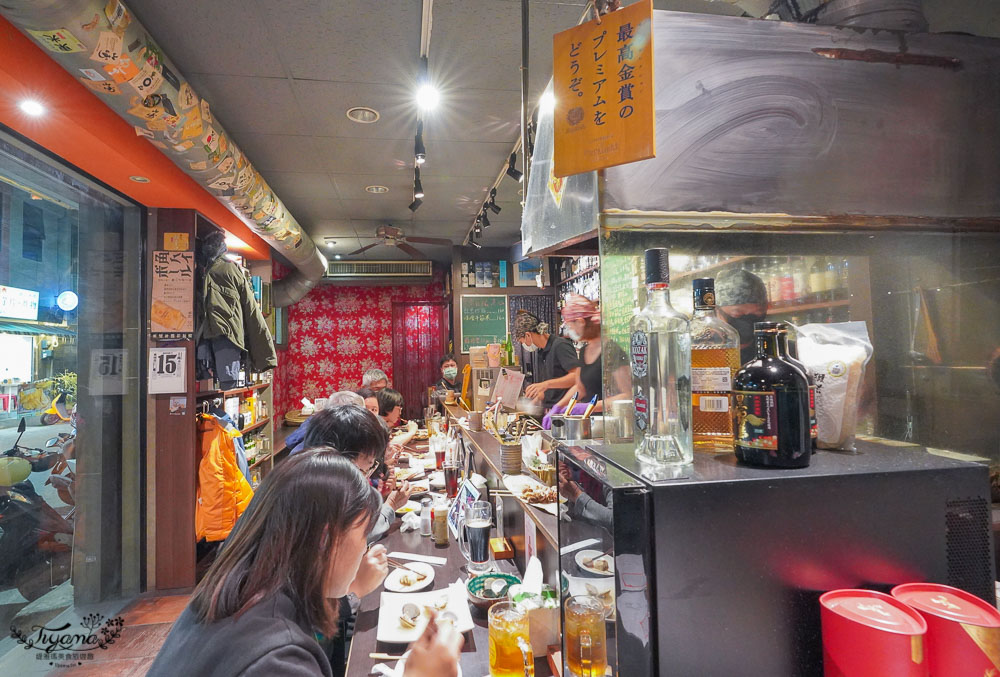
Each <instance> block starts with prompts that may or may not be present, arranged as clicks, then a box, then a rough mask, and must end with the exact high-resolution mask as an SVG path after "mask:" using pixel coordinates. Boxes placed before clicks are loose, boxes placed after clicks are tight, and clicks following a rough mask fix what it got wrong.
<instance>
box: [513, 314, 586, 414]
mask: <svg viewBox="0 0 1000 677" xmlns="http://www.w3.org/2000/svg"><path fill="white" fill-rule="evenodd" d="M512 333H513V334H514V339H515V340H517V341H518V342H519V343H520V344H521V347H522V348H524V350H526V351H527V352H529V353H533V352H536V351H537V352H538V368H537V369H536V370H535V382H534V383H533V384H531V385H530V386H528V387H527V388H525V391H524V394H525V395H526V396H527V397H530V398H531V399H533V400H541V401H542V406H543V407H544V408H545V409H546V410H548V409H550V408H551V407H552V405H554V404H555V403H556V402H558V401H559V400H560V399H561V398H562V396H563V395H565V394H566V390H567V389H568V388H569V387H570V386H573V385H574V384H576V380H577V378H578V377H579V374H580V367H581V363H580V358H579V357H577V354H576V348H574V347H573V343H572V341H570V340H569V339H565V338H563V337H561V336H552V335H550V334H549V325H548V323H546V322H542V321H541V320H539V319H538V318H537V317H536V316H535V315H533V314H531V313H529V312H528V311H526V310H519V311H517V315H515V316H514V328H513V332H512Z"/></svg>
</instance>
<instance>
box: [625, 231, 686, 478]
mask: <svg viewBox="0 0 1000 677" xmlns="http://www.w3.org/2000/svg"><path fill="white" fill-rule="evenodd" d="M667 256H668V254H667V250H666V249H647V250H646V291H647V296H646V305H645V307H644V308H643V309H642V310H641V311H640V312H639V313H637V314H636V315H635V316H634V317H633V318H632V323H631V332H632V334H631V338H630V342H629V347H630V355H631V369H632V395H633V398H634V405H635V430H636V438H637V444H636V449H635V455H636V458H638V459H639V461H641V462H644V463H648V464H651V465H654V466H656V465H663V466H673V465H682V464H685V463H690V462H691V461H692V459H693V458H694V454H693V450H692V439H691V333H690V325H689V322H688V319H687V317H686V316H685V315H683V314H682V313H680V312H678V311H677V310H675V309H674V308H673V306H671V305H670V268H669V262H668V258H667Z"/></svg>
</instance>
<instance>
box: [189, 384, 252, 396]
mask: <svg viewBox="0 0 1000 677" xmlns="http://www.w3.org/2000/svg"><path fill="white" fill-rule="evenodd" d="M270 385H271V384H270V383H257V384H255V385H252V386H246V387H245V388H233V389H232V390H205V391H203V392H200V393H197V394H196V395H195V399H198V400H203V399H205V398H206V397H232V396H233V395H239V394H240V393H248V392H250V391H251V390H252V391H257V390H263V389H264V388H267V387H269V386H270Z"/></svg>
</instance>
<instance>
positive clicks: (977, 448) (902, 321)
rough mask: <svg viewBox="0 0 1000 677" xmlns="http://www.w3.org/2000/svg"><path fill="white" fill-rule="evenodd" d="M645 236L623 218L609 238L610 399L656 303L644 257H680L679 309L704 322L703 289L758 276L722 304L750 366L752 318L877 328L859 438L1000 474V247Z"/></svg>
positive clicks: (870, 234)
mask: <svg viewBox="0 0 1000 677" xmlns="http://www.w3.org/2000/svg"><path fill="white" fill-rule="evenodd" d="M631 223H634V222H632V221H629V220H628V219H618V220H617V221H616V220H615V219H611V218H609V219H608V222H607V223H606V224H605V225H604V226H603V227H602V232H601V237H600V248H601V299H602V333H603V342H604V350H603V354H604V355H605V356H606V358H611V359H605V361H604V383H605V391H606V392H607V390H608V384H609V383H610V382H611V379H613V378H615V376H614V373H615V372H616V370H617V372H618V374H619V378H620V376H621V374H622V373H623V370H622V369H621V367H622V366H623V365H626V364H627V360H628V357H627V355H628V349H629V321H630V319H631V316H632V314H633V312H634V311H635V309H637V308H640V307H641V306H642V305H643V303H644V302H645V288H644V284H643V252H644V250H645V249H646V248H649V247H667V248H669V249H670V273H671V289H670V294H671V302H672V304H673V305H674V307H675V308H677V309H679V310H682V311H684V312H687V313H690V312H691V311H692V294H691V283H692V281H693V280H694V279H696V278H699V277H711V278H716V279H717V280H720V279H725V278H729V279H730V280H731V279H732V276H733V274H734V272H735V271H745V272H746V273H747V274H749V276H752V278H751V277H749V276H748V275H744V274H742V273H741V274H740V275H739V278H740V280H741V282H742V283H745V284H742V286H741V285H733V284H728V285H721V287H717V291H716V296H717V304H718V307H719V311H720V315H722V316H726V318H727V319H728V320H729V321H730V323H731V324H733V326H734V327H736V328H738V329H739V330H740V333H741V343H742V347H743V350H742V351H741V352H742V355H741V361H743V362H745V361H746V360H748V359H750V357H752V353H753V348H752V340H751V338H752V322H743V323H741V322H740V321H739V320H740V318H741V317H745V318H747V319H749V320H753V319H763V317H766V318H767V319H768V320H782V321H787V322H790V323H792V324H794V325H797V326H801V325H809V324H825V323H840V322H847V321H859V322H864V324H865V327H866V329H867V334H868V336H869V338H870V340H871V343H872V345H873V347H874V353H873V356H872V359H871V361H870V362H869V363H868V365H867V369H866V371H865V374H864V382H863V386H862V387H861V389H860V397H859V400H858V403H857V404H858V409H859V411H858V419H857V433H858V434H861V435H869V436H873V437H877V438H882V439H884V440H891V441H894V442H895V443H909V444H913V445H915V448H916V446H919V447H930V448H932V450H934V451H936V452H937V453H949V454H960V455H962V456H961V457H963V458H965V457H968V458H972V459H975V460H980V461H982V462H988V463H990V464H992V466H993V468H994V470H995V471H996V470H997V468H998V467H1000V445H998V439H1000V235H997V234H993V233H974V232H964V233H955V232H927V231H915V232H900V231H891V232H890V231H878V230H871V231H843V232H836V233H823V234H818V233H794V232H774V231H771V232H759V231H758V232H749V231H743V232H729V231H724V232H717V231H714V230H711V229H710V228H709V227H705V228H704V230H690V229H689V230H677V231H672V230H670V229H669V228H667V227H665V226H664V227H662V228H659V227H657V226H656V224H655V223H649V222H648V221H643V223H642V226H641V227H632V226H631V225H630V224H631ZM753 278H756V280H759V283H758V282H755V281H754V280H753ZM750 283H752V284H750ZM748 284H749V285H750V286H752V287H754V288H756V289H758V290H764V291H765V293H766V305H763V306H761V307H760V308H759V309H758V310H756V311H753V312H748V307H749V306H748V305H746V304H749V302H750V301H751V299H750V298H743V296H741V294H745V293H746V291H747V285H748ZM741 290H742V291H741ZM727 294H729V298H727ZM734 295H735V296H734ZM751 296H752V295H751ZM751 306H752V304H751ZM727 311H728V315H727ZM762 316H763V317H762ZM748 326H749V327H750V328H749V329H748V328H747V327H748ZM611 342H614V343H615V344H616V346H615V347H613V348H612V349H611V350H609V349H608V348H609V347H610V346H609V344H610V343H611ZM613 356H618V359H617V361H616V360H615V359H614V358H613ZM626 377H627V374H626Z"/></svg>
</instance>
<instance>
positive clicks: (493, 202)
mask: <svg viewBox="0 0 1000 677" xmlns="http://www.w3.org/2000/svg"><path fill="white" fill-rule="evenodd" d="M486 206H487V207H489V208H490V209H491V210H493V213H494V214H499V213H500V210H501V209H503V207H501V206H500V205H498V204H497V189H496V188H493V189H491V190H490V201H489V204H487V205H486Z"/></svg>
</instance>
